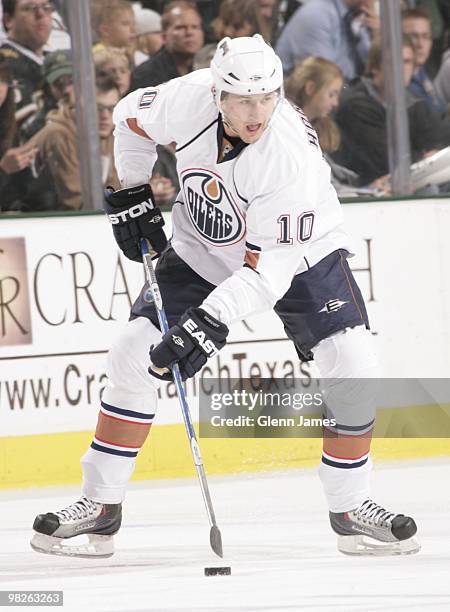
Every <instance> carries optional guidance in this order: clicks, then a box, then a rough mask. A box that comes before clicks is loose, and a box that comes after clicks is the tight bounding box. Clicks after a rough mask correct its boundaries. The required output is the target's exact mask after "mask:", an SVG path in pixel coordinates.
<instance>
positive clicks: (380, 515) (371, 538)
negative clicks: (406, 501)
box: [330, 499, 420, 555]
mask: <svg viewBox="0 0 450 612" xmlns="http://www.w3.org/2000/svg"><path fill="white" fill-rule="evenodd" d="M330 523H331V527H332V528H333V531H335V532H336V533H337V534H338V549H339V550H340V552H342V553H344V554H346V555H407V554H412V553H416V552H418V551H419V550H420V544H419V543H418V542H417V540H415V539H414V537H413V536H414V535H415V534H416V532H417V526H416V523H415V522H414V520H413V519H412V518H411V517H409V516H404V515H403V514H395V513H394V512H389V511H387V510H385V509H384V508H382V507H381V506H379V505H378V504H376V503H375V502H374V501H372V500H371V499H366V500H365V501H364V502H363V503H362V504H361V505H360V506H359V508H356V509H355V510H351V511H350V512H330Z"/></svg>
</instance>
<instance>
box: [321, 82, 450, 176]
mask: <svg viewBox="0 0 450 612" xmlns="http://www.w3.org/2000/svg"><path fill="white" fill-rule="evenodd" d="M406 99H407V107H408V119H409V134H410V143H411V158H412V161H413V162H414V161H417V160H419V159H420V158H421V157H422V156H423V154H424V153H425V152H427V151H431V150H432V149H438V148H441V147H443V146H446V145H448V144H450V140H448V138H449V136H448V134H445V133H444V132H443V131H442V128H441V121H440V118H439V116H438V115H437V114H436V113H433V112H432V111H431V110H430V109H429V108H428V106H427V104H426V102H425V101H424V100H422V99H419V98H417V97H416V96H414V95H413V94H411V93H410V92H409V91H407V92H406ZM336 122H337V124H338V126H339V128H340V129H341V135H342V143H341V146H340V148H339V151H337V152H336V153H335V154H333V159H334V160H335V161H336V162H337V163H339V164H341V165H343V166H346V167H347V168H350V169H351V170H353V171H354V172H356V173H357V174H359V176H360V179H361V182H362V184H368V183H371V182H372V181H373V180H375V179H376V178H378V177H380V176H384V175H386V174H388V173H389V159H388V139H387V115H386V107H385V105H384V104H383V102H382V101H381V99H380V98H379V96H378V94H377V93H376V91H375V89H374V87H373V84H372V82H371V80H370V79H365V78H363V79H361V80H360V81H358V82H357V83H355V84H354V85H353V86H351V87H350V88H349V90H348V91H347V94H346V95H345V96H344V98H343V100H342V102H341V104H340V105H339V108H338V111H337V113H336Z"/></svg>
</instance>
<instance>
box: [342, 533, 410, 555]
mask: <svg viewBox="0 0 450 612" xmlns="http://www.w3.org/2000/svg"><path fill="white" fill-rule="evenodd" d="M338 550H339V552H341V553H343V554H344V555H353V556H358V555H359V556H374V557H382V556H392V555H412V554H414V553H418V552H419V550H420V544H419V542H418V541H417V540H416V539H415V538H409V539H408V540H402V541H398V542H380V541H379V540H375V539H373V538H370V537H369V536H364V535H354V536H338Z"/></svg>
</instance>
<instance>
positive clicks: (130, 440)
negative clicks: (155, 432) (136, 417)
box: [95, 412, 151, 448]
mask: <svg viewBox="0 0 450 612" xmlns="http://www.w3.org/2000/svg"><path fill="white" fill-rule="evenodd" d="M150 427H151V423H133V422H130V421H123V420H122V419H115V418H114V417H110V416H109V415H108V416H107V415H105V414H103V413H102V412H100V414H99V415H98V421H97V428H96V430H95V437H96V438H97V440H100V441H101V440H103V441H104V442H105V443H107V444H116V445H117V446H123V447H131V448H140V447H141V446H142V445H143V444H144V442H145V440H146V439H147V436H148V434H149V431H150Z"/></svg>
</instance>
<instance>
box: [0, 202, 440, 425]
mask: <svg viewBox="0 0 450 612" xmlns="http://www.w3.org/2000/svg"><path fill="white" fill-rule="evenodd" d="M344 213H345V217H346V222H347V228H348V230H349V233H350V234H351V235H352V236H353V238H354V244H355V253H356V256H355V257H354V258H353V259H352V260H351V261H350V264H351V267H352V269H353V270H354V273H355V277H356V279H357V281H358V283H359V284H360V287H361V289H362V291H363V294H364V297H365V299H366V301H367V305H368V311H369V318H370V320H371V324H372V329H373V332H374V333H375V334H376V335H375V338H376V342H377V345H378V349H379V353H380V358H381V362H382V365H383V368H384V372H385V375H386V376H390V377H393V376H398V377H401V376H404V377H414V376H417V377H422V378H425V377H446V376H448V371H449V366H450V355H449V350H450V349H449V344H450V343H449V332H450V312H449V309H450V299H449V298H450V278H449V275H448V273H447V271H446V268H447V263H446V262H448V261H450V244H449V243H448V239H447V236H448V234H449V231H450V206H449V204H448V203H447V202H446V201H445V200H423V201H415V202H383V203H368V204H361V203H357V204H348V205H344ZM11 238H16V239H18V238H24V239H25V243H24V244H25V257H26V263H25V261H24V262H22V264H23V265H24V266H25V267H26V271H27V276H28V278H27V283H26V284H27V289H28V299H27V298H26V296H25V293H24V286H23V284H22V285H20V288H19V289H18V292H17V296H14V293H15V288H17V287H18V283H16V284H15V285H14V281H13V280H11V279H12V278H13V277H14V274H15V273H16V272H15V270H12V271H11V270H9V269H8V265H9V263H8V265H6V266H5V265H2V259H3V258H4V257H5V252H6V250H7V248H8V247H9V245H10V244H11ZM3 261H5V260H4V259H3ZM118 262H120V263H118ZM142 281H143V270H142V268H141V267H140V266H139V265H137V264H135V263H132V262H129V261H126V260H125V259H124V258H122V257H120V258H119V254H118V250H117V248H116V246H115V243H114V240H113V237H112V233H111V229H110V227H109V225H108V223H107V222H106V221H105V218H104V217H103V216H102V215H86V216H84V215H82V216H68V217H66V218H64V217H45V218H28V219H27V218H23V219H8V218H4V219H2V220H1V221H0V283H1V284H0V287H1V288H2V292H1V293H0V296H2V297H1V300H0V302H1V303H0V308H1V311H0V327H1V330H0V332H1V333H0V430H1V432H2V435H3V436H11V435H12V436H14V435H24V434H38V433H52V432H61V431H84V430H87V429H92V428H93V427H94V426H95V422H96V417H97V411H98V406H99V396H100V393H101V389H102V388H103V386H104V384H105V363H106V351H107V349H108V347H109V345H110V344H111V341H112V339H113V338H114V336H115V335H116V334H117V333H118V332H119V330H120V327H121V325H122V323H123V322H125V321H126V320H127V318H128V313H129V304H130V300H133V299H134V298H135V296H136V295H137V293H138V292H139V289H140V286H141V283H142ZM24 296H25V297H24ZM13 297H14V299H12V298H13ZM6 302H8V303H7V304H6V305H5V303H6ZM21 302H22V303H21ZM25 302H26V303H25ZM19 306H21V308H25V309H26V308H27V307H29V311H30V316H31V333H32V341H30V340H29V339H28V340H27V342H25V343H24V342H23V338H22V339H20V330H18V324H17V321H19V322H20V315H21V314H22V310H20V309H19ZM28 331H30V330H28ZM5 334H6V336H5ZM11 337H13V341H10V338H11ZM5 338H6V340H5ZM18 338H19V339H18ZM229 339H230V342H229V344H228V345H227V347H226V348H225V349H224V350H223V351H222V352H221V353H220V355H219V356H218V357H217V358H215V359H214V360H212V362H211V363H210V364H209V365H210V368H211V373H210V372H207V371H205V372H204V378H205V384H207V377H208V376H211V375H212V376H219V374H221V375H222V376H224V375H228V371H227V368H228V370H229V376H230V377H232V378H238V377H239V376H243V377H249V376H251V375H254V376H258V375H262V376H266V377H270V376H275V377H276V376H280V377H281V376H283V375H286V374H288V373H290V372H291V370H292V368H293V369H294V372H295V376H297V377H299V378H300V377H303V376H304V374H305V373H307V372H309V370H310V368H309V366H308V365H306V364H303V366H300V364H299V362H298V359H297V357H296V353H295V350H294V348H293V346H292V345H291V343H290V342H289V341H287V340H286V338H285V336H284V332H283V329H282V325H281V323H280V321H279V320H278V318H277V317H276V316H275V315H274V314H273V313H272V312H270V313H266V314H264V315H260V316H258V317H253V318H251V319H248V320H246V321H245V322H241V323H239V324H237V325H236V326H234V327H233V329H232V330H231V333H230V337H229ZM13 342H16V343H13ZM17 342H20V343H17ZM198 384H201V381H200V382H199V381H197V382H192V381H190V382H189V383H188V397H189V399H190V401H191V404H192V408H193V413H194V417H195V413H196V402H195V395H196V393H195V391H196V389H195V387H196V385H198ZM39 388H40V394H39ZM168 392H169V393H170V389H168V390H167V389H166V388H164V389H163V390H162V397H163V401H162V402H161V404H160V410H159V414H158V422H159V423H175V422H180V421H181V416H180V411H179V408H178V402H177V400H176V399H173V398H172V399H169V398H168V397H167V395H168Z"/></svg>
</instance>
